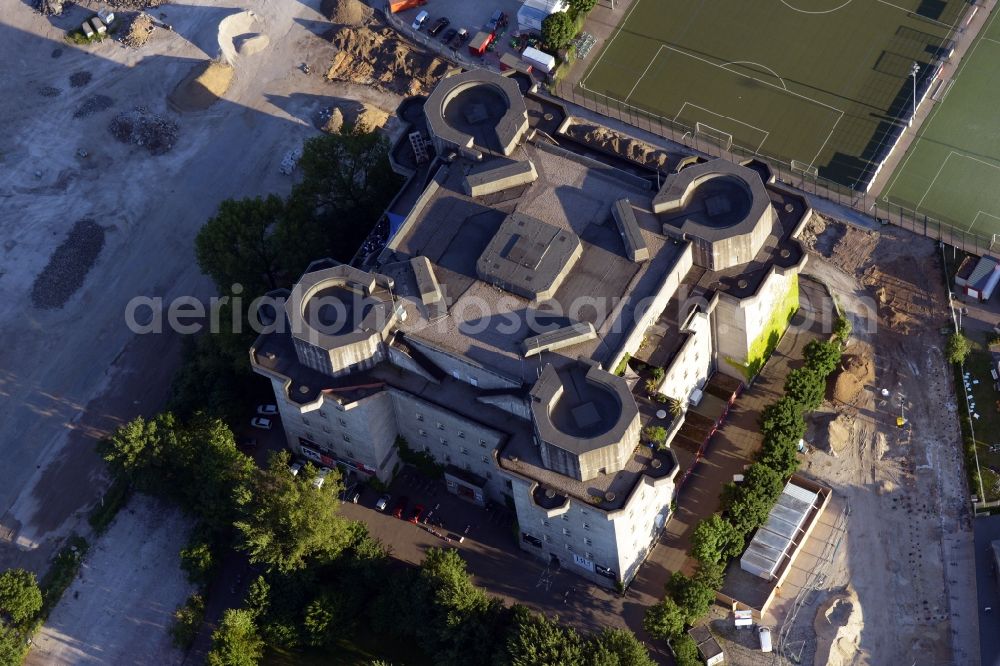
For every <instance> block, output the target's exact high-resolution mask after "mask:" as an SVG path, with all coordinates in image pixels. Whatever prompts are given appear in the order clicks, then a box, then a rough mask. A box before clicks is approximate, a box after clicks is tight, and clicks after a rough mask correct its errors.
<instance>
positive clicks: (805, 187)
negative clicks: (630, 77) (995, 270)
mask: <svg viewBox="0 0 1000 666" xmlns="http://www.w3.org/2000/svg"><path fill="white" fill-rule="evenodd" d="M928 87H929V86H928ZM551 91H552V93H553V94H554V95H555V96H556V97H559V98H561V99H564V100H566V101H568V102H572V103H573V104H576V105H578V106H582V107H584V108H586V109H589V110H591V111H594V112H596V113H599V114H601V115H604V116H607V117H609V118H613V119H618V120H620V121H621V122H624V123H628V124H629V125H633V126H634V127H638V128H639V129H642V130H646V131H648V132H650V133H652V134H656V135H657V136H660V137H663V138H665V139H667V140H669V141H673V142H675V143H678V144H681V145H683V146H686V147H688V148H691V149H693V150H694V151H695V152H698V153H702V154H703V155H706V156H709V157H718V158H722V159H727V160H729V161H731V162H735V163H740V162H744V161H746V160H749V159H758V160H761V161H764V162H766V163H767V164H768V166H769V167H770V168H771V170H772V172H773V173H774V177H775V179H776V180H778V181H780V182H781V183H783V184H785V185H788V186H790V187H792V188H794V189H796V190H799V191H800V192H803V193H805V194H813V195H816V196H821V197H824V198H826V199H829V200H830V201H833V202H835V203H837V204H840V205H842V206H847V207H849V208H851V209H853V210H855V211H858V212H859V213H862V214H864V215H867V216H869V217H872V218H874V219H875V220H877V221H878V222H880V223H882V224H893V225H896V226H899V227H902V228H903V229H907V230H908V231H912V232H914V233H918V234H921V235H924V236H927V237H929V238H934V239H936V240H939V241H941V242H943V243H946V244H948V245H952V246H954V247H956V248H958V249H960V250H965V251H966V252H970V253H972V254H976V255H983V254H987V253H990V252H993V251H995V250H997V249H1000V239H998V238H997V234H992V235H989V236H984V235H981V234H977V233H974V232H971V231H966V230H963V229H960V228H958V227H956V226H954V225H953V224H949V223H948V222H945V221H943V220H938V219H935V218H933V217H930V216H928V215H924V214H922V213H918V212H917V211H915V210H912V209H911V208H908V207H906V206H902V205H899V204H894V203H891V202H888V201H884V200H882V199H879V198H878V197H877V196H876V195H872V194H870V193H869V192H868V191H866V190H858V189H854V188H852V187H848V186H846V185H843V184H841V183H837V182H834V181H832V180H828V179H826V178H823V177H822V176H820V175H818V173H815V170H814V169H803V168H802V165H800V164H798V163H795V164H794V165H793V164H792V163H790V162H785V161H784V160H780V159H777V158H774V157H771V156H770V155H765V154H761V153H758V152H755V151H754V150H752V149H749V148H745V147H742V146H740V145H738V144H736V143H731V142H729V141H725V140H721V139H724V138H725V137H721V136H717V135H714V133H712V134H713V135H709V134H707V133H706V132H705V131H703V130H704V127H689V126H687V125H685V124H683V123H679V122H675V121H674V120H672V119H670V118H665V117H664V116H661V115H658V114H657V113H655V112H653V111H650V110H646V109H642V108H639V107H636V106H634V105H632V104H626V103H623V102H620V101H618V100H615V99H612V98H609V97H607V96H606V95H602V94H600V93H598V92H595V91H592V90H583V89H580V88H578V87H577V86H574V85H570V84H568V83H559V82H557V83H555V84H553V86H552V88H551ZM923 92H924V93H925V94H926V90H925V91H923ZM923 97H924V95H920V96H919V97H918V99H923ZM727 144H728V148H724V146H727Z"/></svg>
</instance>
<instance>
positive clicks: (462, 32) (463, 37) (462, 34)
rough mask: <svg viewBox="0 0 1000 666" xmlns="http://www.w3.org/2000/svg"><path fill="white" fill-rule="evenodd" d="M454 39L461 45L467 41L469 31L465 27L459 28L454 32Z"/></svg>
mask: <svg viewBox="0 0 1000 666" xmlns="http://www.w3.org/2000/svg"><path fill="white" fill-rule="evenodd" d="M455 41H456V42H457V44H458V46H461V45H462V44H464V43H466V42H467V41H469V31H468V30H466V29H465V28H459V29H458V32H457V33H455Z"/></svg>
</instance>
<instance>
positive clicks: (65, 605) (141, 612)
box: [25, 495, 193, 666]
mask: <svg viewBox="0 0 1000 666" xmlns="http://www.w3.org/2000/svg"><path fill="white" fill-rule="evenodd" d="M189 528H190V524H189V521H188V519H187V518H185V517H184V515H183V514H182V513H181V512H180V511H179V510H177V509H175V508H173V507H168V506H166V505H164V504H162V503H160V502H159V501H157V500H154V499H152V498H149V497H146V496H142V495H137V496H136V497H134V498H133V499H132V500H131V501H130V502H129V504H128V505H127V506H126V507H125V508H124V509H122V511H121V513H119V514H118V517H117V518H115V521H114V522H113V523H112V524H111V527H110V528H109V529H108V531H107V532H106V533H105V534H104V536H103V537H101V538H100V539H99V540H98V541H97V543H96V544H94V546H92V547H91V549H90V552H89V554H88V556H87V560H86V561H85V562H84V564H83V566H82V567H81V569H80V575H79V576H78V577H77V579H76V581H74V583H73V584H72V585H71V586H70V587H69V589H68V590H66V594H65V595H64V596H63V598H62V601H61V602H60V603H59V605H58V606H56V608H55V610H54V611H53V612H52V615H51V616H50V617H49V621H48V623H47V624H46V625H45V626H44V627H43V628H42V629H41V631H39V632H38V633H37V634H35V639H34V640H35V645H34V647H33V648H32V650H31V652H30V653H29V654H28V659H27V660H26V662H25V663H26V664H38V665H41V664H45V666H61V665H63V664H67V665H68V664H158V665H164V666H165V665H169V664H179V663H181V661H182V659H183V655H182V654H181V653H180V652H179V651H178V650H177V649H176V648H174V647H173V644H172V643H171V641H170V635H169V634H168V630H169V628H170V623H171V615H172V613H173V612H174V609H175V608H177V606H179V605H180V604H182V603H183V602H184V600H185V599H186V598H187V596H188V595H189V594H190V593H191V591H192V589H193V588H192V586H191V584H190V583H188V581H187V579H186V578H185V576H184V573H183V572H182V571H181V568H180V559H179V557H178V553H179V552H180V549H181V548H183V547H184V544H185V542H186V541H187V534H188V530H189Z"/></svg>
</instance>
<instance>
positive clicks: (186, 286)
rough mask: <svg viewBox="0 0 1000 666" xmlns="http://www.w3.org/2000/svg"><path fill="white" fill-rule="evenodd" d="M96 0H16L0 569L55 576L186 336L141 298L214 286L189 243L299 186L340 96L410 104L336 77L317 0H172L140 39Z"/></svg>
mask: <svg viewBox="0 0 1000 666" xmlns="http://www.w3.org/2000/svg"><path fill="white" fill-rule="evenodd" d="M129 4H130V6H133V7H134V6H141V5H143V4H145V3H144V2H139V1H137V2H131V3H129ZM100 6H101V5H98V4H96V3H90V2H89V0H85V1H84V2H81V3H79V4H70V3H67V4H66V7H65V11H64V12H63V14H62V15H60V16H47V17H46V16H42V15H40V14H38V13H37V12H35V11H34V10H33V9H32V7H31V5H30V3H29V2H28V1H27V0H0V15H2V16H3V20H2V21H0V62H2V63H3V66H2V67H0V89H2V90H3V91H4V94H3V95H2V96H0V118H3V127H4V131H3V132H2V133H0V339H2V340H3V344H2V345H0V458H2V460H3V464H2V465H0V570H2V569H5V568H7V567H9V566H25V567H28V568H31V569H33V570H35V571H37V572H39V573H42V572H43V571H44V569H45V568H46V565H47V562H48V560H49V558H50V557H51V555H52V554H53V552H54V551H55V549H56V547H57V546H58V545H59V544H60V542H61V541H62V540H63V539H64V538H65V537H66V536H67V535H68V534H70V533H71V532H73V531H76V532H79V533H82V534H86V533H87V523H86V520H85V518H86V511H87V509H89V507H90V506H92V505H93V503H94V502H96V500H97V499H98V498H99V496H100V493H101V492H102V490H103V487H104V485H105V479H104V478H103V474H104V472H103V465H102V464H101V462H100V461H99V460H98V458H97V456H96V454H95V452H94V444H95V441H96V440H97V439H98V438H99V437H101V436H103V435H104V434H105V433H107V432H108V431H109V430H110V429H112V428H114V427H115V426H116V425H117V424H119V423H121V422H123V421H125V420H127V419H130V418H132V417H134V416H136V415H138V414H151V413H154V412H156V411H158V410H159V409H161V408H162V406H163V402H164V399H165V396H166V394H167V391H168V389H169V384H170V379H171V376H172V374H173V370H174V369H175V367H176V365H177V359H178V350H179V346H180V345H179V343H180V340H179V336H177V335H174V334H163V335H135V334H133V333H132V332H131V331H130V330H129V328H128V326H126V321H125V311H126V306H127V304H128V303H129V301H130V299H132V298H133V297H136V296H145V297H162V298H163V299H164V301H165V302H169V301H170V300H171V299H173V298H175V297H177V296H181V295H193V296H195V297H199V298H204V297H207V296H208V295H210V293H211V291H212V289H211V285H210V284H209V283H208V281H207V279H206V278H204V277H203V276H202V275H201V274H200V271H199V270H198V267H197V265H196V264H195V260H194V252H193V240H194V236H195V234H196V233H197V230H198V229H199V228H200V226H201V225H202V224H203V223H204V222H205V221H206V220H207V219H208V218H209V217H210V216H211V215H212V214H213V213H214V211H215V210H216V207H217V205H218V203H219V202H220V201H221V200H223V199H226V198H229V197H236V198H239V197H245V196H258V195H262V194H268V193H277V194H284V193H286V192H287V191H288V190H289V189H290V186H291V183H292V178H290V177H289V176H288V175H285V174H283V173H281V171H280V167H281V164H282V161H283V160H284V158H285V157H286V156H287V155H288V154H289V153H290V152H291V151H292V150H295V149H297V148H298V147H300V146H301V144H302V141H303V140H304V139H305V138H307V137H310V136H314V135H316V134H318V130H317V129H315V127H314V125H315V124H316V122H317V118H319V117H320V116H322V111H323V110H324V109H327V108H330V106H332V105H337V104H340V103H342V102H344V101H345V100H351V103H352V104H354V105H355V106H356V105H357V102H358V101H360V102H364V103H366V104H370V105H374V106H378V107H381V108H382V109H384V110H386V111H391V110H393V109H394V108H395V106H396V105H397V104H398V101H399V98H398V97H397V96H394V95H392V94H389V93H387V92H385V91H378V90H374V89H372V88H370V87H362V86H358V85H352V84H350V83H341V82H330V81H327V80H325V79H324V77H323V72H325V71H326V69H327V67H328V66H329V63H330V62H331V61H332V58H333V55H334V47H333V46H332V45H331V44H330V42H329V40H328V39H326V38H325V37H323V35H324V33H326V32H328V31H329V30H330V24H329V22H328V21H327V20H326V19H325V18H324V17H323V16H322V14H321V13H320V12H319V0H289V1H287V2H285V1H281V2H278V1H274V0H245V1H243V0H192V1H190V2H183V3H177V4H162V5H159V6H156V7H153V8H149V9H147V12H148V14H147V15H144V16H143V17H142V18H141V19H140V20H139V23H138V26H139V27H138V28H134V29H133V30H132V31H131V33H130V34H129V37H128V39H127V42H128V44H129V45H126V44H124V43H123V42H122V41H120V37H122V36H123V34H122V33H125V32H128V31H127V30H123V31H122V33H118V34H116V35H114V36H113V37H112V38H108V39H105V40H104V41H102V42H100V43H91V44H88V45H86V46H79V45H75V44H71V43H69V42H68V41H66V39H65V35H66V32H67V30H69V29H75V28H77V27H78V26H79V25H80V23H81V22H82V21H83V20H84V19H85V18H87V17H88V16H90V15H92V13H93V12H94V11H96V10H97V9H98V8H100ZM135 15H136V12H134V11H122V12H119V17H120V20H121V21H123V22H128V21H131V20H132V18H133V17H134V16H135ZM142 25H146V26H153V27H152V31H151V32H148V33H147V32H146V30H145V29H142V28H141V26H142ZM167 26H169V29H168V27H167ZM211 62H216V63H217V64H216V66H214V67H210V63H211ZM303 64H306V65H308V67H307V68H306V67H303V66H302V65H303ZM306 69H308V70H309V71H310V72H311V73H308V74H307V73H306V71H305V70H306ZM220 95H221V97H219V96H220ZM148 318H149V314H148V312H146V313H145V317H142V316H141V315H140V319H143V320H145V321H148ZM154 528H155V526H154V525H151V526H150V528H149V529H150V530H152V529H154ZM108 539H111V540H112V541H113V536H110V535H109V537H106V538H105V539H104V540H103V541H102V542H101V543H102V547H103V548H106V549H107V550H108V551H109V552H111V551H114V550H115V548H116V546H115V544H114V543H112V542H110V541H109V540H108ZM140 541H141V540H140ZM118 552H119V556H120V557H121V558H122V559H123V560H127V559H128V557H129V556H130V555H132V554H133V552H134V551H133V550H132V549H131V548H129V547H128V546H127V544H126V545H125V548H124V549H121V548H119V551H118ZM171 556H172V557H176V553H173V554H172V555H171ZM144 571H145V573H146V575H149V576H153V577H154V579H155V576H156V575H157V574H156V572H155V571H154V570H153V569H146V570H144ZM136 585H137V586H139V587H141V585H139V583H136ZM163 603H164V604H167V605H171V609H172V604H173V603H174V601H173V600H172V599H171V600H169V604H168V602H167V600H163ZM67 621H68V620H67ZM122 627H123V631H124V630H128V631H135V630H138V631H140V632H148V631H149V627H138V625H122ZM129 627H131V628H129ZM136 627H138V629H136ZM61 631H64V632H68V633H71V634H74V631H75V630H74V629H73V628H72V627H63V628H62V629H61ZM74 635H76V634H74ZM105 638H107V637H105ZM122 640H124V639H122ZM125 661H130V660H125ZM119 663H124V661H123V662H119Z"/></svg>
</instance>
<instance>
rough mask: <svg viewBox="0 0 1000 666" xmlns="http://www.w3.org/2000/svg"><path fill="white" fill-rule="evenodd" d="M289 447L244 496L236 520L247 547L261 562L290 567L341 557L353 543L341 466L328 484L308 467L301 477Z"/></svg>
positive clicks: (284, 568)
mask: <svg viewBox="0 0 1000 666" xmlns="http://www.w3.org/2000/svg"><path fill="white" fill-rule="evenodd" d="M288 460H289V457H288V452H287V451H282V452H280V453H278V454H277V455H273V456H271V460H270V462H269V464H268V467H267V469H264V470H260V471H258V472H257V473H256V474H255V476H254V479H253V481H252V482H251V483H250V485H249V489H248V490H247V491H246V492H244V493H242V494H241V495H240V497H239V503H240V504H241V505H242V508H243V518H242V519H241V520H238V521H236V523H235V525H236V528H237V530H238V531H239V532H240V534H241V535H242V537H243V547H244V549H245V550H246V551H247V553H248V554H249V556H250V561H251V562H253V563H255V564H258V563H259V564H265V565H266V566H267V567H268V568H269V569H271V570H275V571H280V572H288V571H294V570H296V569H302V568H303V567H305V566H306V565H307V564H308V563H309V561H310V560H312V559H317V558H318V559H320V560H328V559H330V558H333V557H336V556H337V555H338V554H340V552H341V551H343V549H344V548H345V547H347V545H348V544H349V539H350V531H349V529H348V523H347V521H346V520H344V519H343V518H342V517H341V516H340V515H339V513H338V510H337V505H338V502H337V493H338V492H339V490H340V482H339V477H338V475H337V472H336V471H332V472H330V474H329V475H328V476H327V478H326V483H324V484H323V487H322V488H316V487H314V486H313V484H312V483H310V477H311V476H312V475H311V474H310V473H309V471H308V468H309V467H311V466H307V470H304V471H303V473H302V474H300V475H299V476H298V477H296V476H292V475H291V474H290V473H289V472H288Z"/></svg>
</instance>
